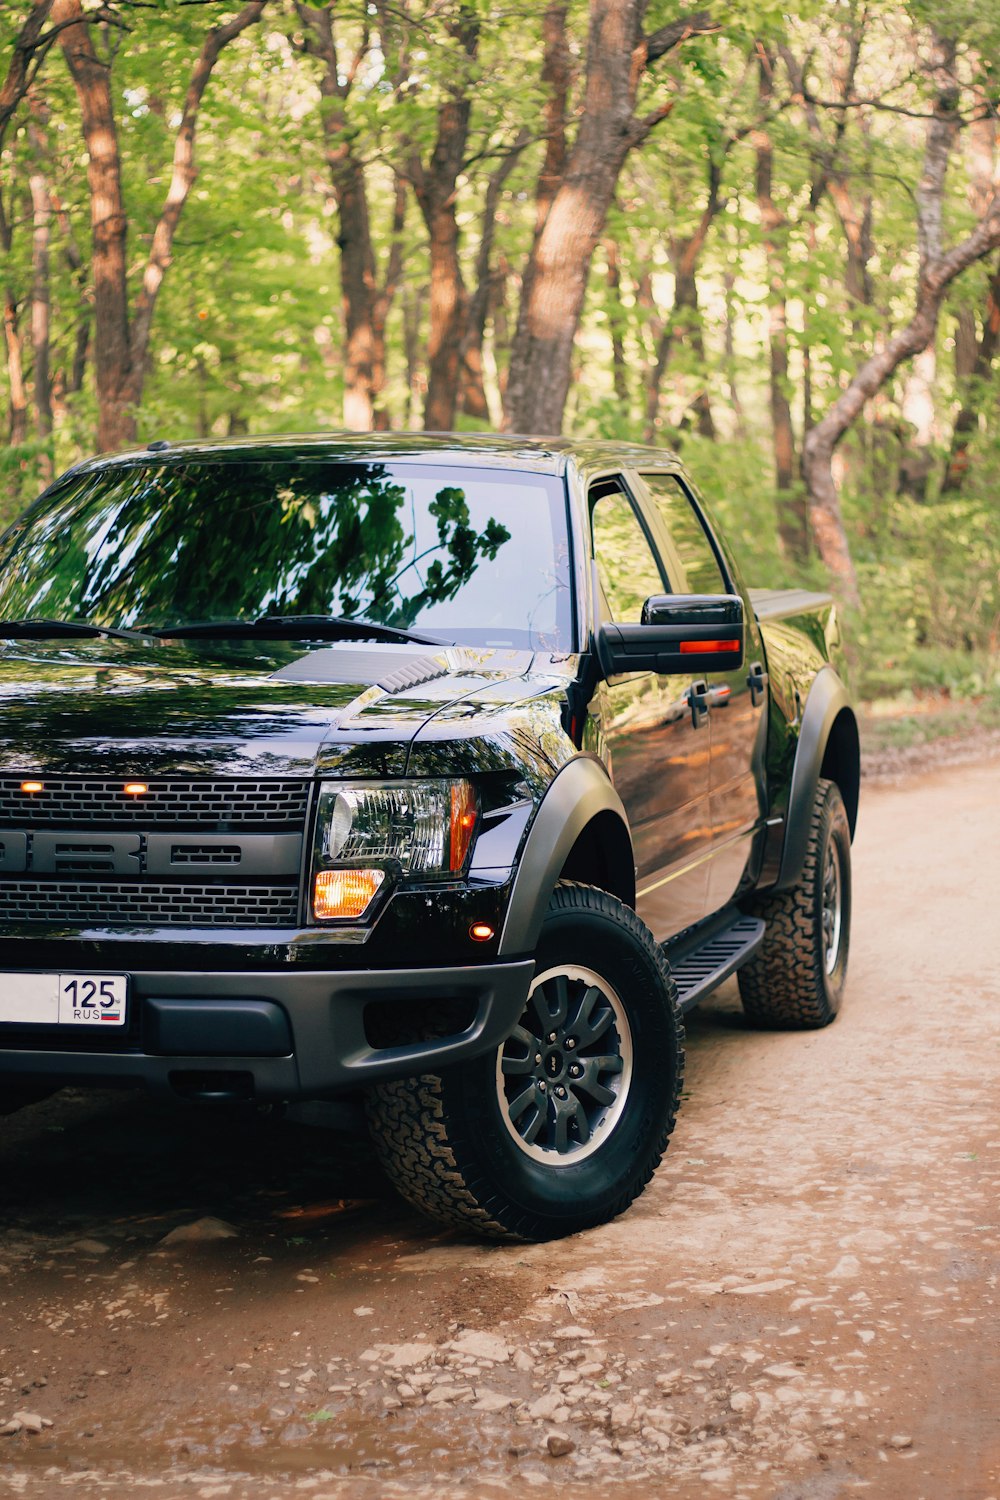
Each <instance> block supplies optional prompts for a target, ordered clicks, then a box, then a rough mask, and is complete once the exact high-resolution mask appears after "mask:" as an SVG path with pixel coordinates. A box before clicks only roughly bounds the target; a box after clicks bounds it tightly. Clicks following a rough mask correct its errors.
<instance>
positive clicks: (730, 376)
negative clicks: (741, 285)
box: [723, 270, 747, 441]
mask: <svg viewBox="0 0 1000 1500" xmlns="http://www.w3.org/2000/svg"><path fill="white" fill-rule="evenodd" d="M723 286H724V288H725V307H726V328H725V335H724V338H725V355H726V382H727V384H728V386H729V400H730V403H731V405H732V408H733V416H734V417H735V418H736V433H737V436H738V437H739V438H740V439H741V440H743V441H745V440H746V436H747V424H746V415H745V413H744V411H743V402H742V400H741V398H740V392H739V387H738V386H737V384H736V342H735V339H734V336H733V328H734V326H735V323H736V316H735V310H734V306H733V300H734V295H733V294H734V292H735V290H736V276H735V273H734V272H733V271H732V270H727V271H726V272H725V273H724V275H723Z"/></svg>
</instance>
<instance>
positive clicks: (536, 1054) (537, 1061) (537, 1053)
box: [535, 1052, 542, 1068]
mask: <svg viewBox="0 0 1000 1500" xmlns="http://www.w3.org/2000/svg"><path fill="white" fill-rule="evenodd" d="M541 1060H542V1054H541V1053H540V1052H536V1053H535V1067H536V1068H537V1066H538V1064H539V1063H540V1062H541Z"/></svg>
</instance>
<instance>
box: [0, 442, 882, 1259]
mask: <svg viewBox="0 0 1000 1500" xmlns="http://www.w3.org/2000/svg"><path fill="white" fill-rule="evenodd" d="M0 704H2V717H0V1110H10V1109H12V1108H15V1107H17V1105H18V1104H20V1103H23V1102H25V1101H29V1100H31V1099H32V1098H37V1097H40V1096H42V1095H44V1094H45V1093H47V1092H51V1091H52V1090H54V1089H56V1088H59V1087H60V1086H64V1085H72V1086H73V1087H76V1088H79V1087H85V1086H95V1087H108V1086H109V1085H111V1086H113V1085H122V1086H135V1085H144V1086H146V1087H148V1088H150V1089H156V1090H162V1091H167V1092H173V1093H176V1094H180V1095H186V1096H190V1097H194V1098H202V1099H224V1100H253V1101H264V1102H267V1103H270V1104H283V1105H289V1106H293V1107H301V1102H302V1101H316V1100H325V1101H356V1102H357V1101H360V1102H363V1104H364V1108H365V1110H366V1111H367V1120H368V1126H369V1129H370V1132H371V1135H372V1138H373V1140H374V1142H375V1146H376V1149H377V1150H378V1152H379V1155H380V1157H381V1159H382V1161H383V1163H384V1165H385V1167H386V1169H387V1170H388V1172H389V1174H390V1176H391V1178H392V1180H393V1181H394V1182H395V1183H396V1185H397V1186H398V1188H399V1189H400V1191H401V1192H402V1193H403V1194H404V1196H405V1197H407V1198H408V1199H409V1200H410V1201H411V1202H412V1203H414V1204H416V1205H418V1206H419V1207H420V1208H421V1209H423V1210H425V1211H426V1212H428V1213H429V1214H431V1215H432V1216H435V1217H437V1218H438V1219H439V1220H442V1221H444V1222H446V1223H451V1224H455V1225H459V1226H464V1227H465V1228H466V1229H472V1230H474V1231H476V1232H478V1233H481V1234H483V1235H486V1236H492V1237H495V1238H515V1239H517V1238H520V1239H545V1238H549V1237H553V1236H557V1235H562V1234H567V1233H569V1232H571V1231H573V1230H577V1229H581V1228H585V1227H587V1226H588V1225H593V1224H596V1223H600V1222H601V1221H603V1220H606V1219H608V1218H610V1217H612V1216H613V1215H615V1214H617V1213H619V1212H621V1211H622V1210H623V1209H624V1208H626V1207H627V1205H628V1204H629V1203H630V1202H631V1201H632V1200H633V1199H634V1198H635V1197H636V1196H637V1195H638V1194H639V1193H640V1192H641V1191H642V1189H643V1187H644V1186H645V1184H646V1183H647V1182H648V1180H649V1178H650V1176H651V1175H652V1173H653V1171H654V1169H655V1167H656V1165H657V1163H658V1162H659V1160H660V1157H661V1155H662V1153H663V1151H664V1149H665V1147H666V1143H667V1139H668V1136H669V1134H670V1131H671V1129H672V1127H673V1123H674V1117H675V1114H676V1110H677V1105H678V1100H679V1097H680V1088H681V1077H682V1066H683V1022H682V1015H683V1012H684V1011H685V1010H686V1009H687V1008H688V1007H690V1006H691V1005H693V1004H695V1003H696V1002H697V1001H698V999H699V998H701V997H702V996H703V995H705V994H706V993H707V992H708V991H709V990H711V989H712V988H714V987H715V986H717V985H718V984H720V983H721V982H722V981H723V980H724V979H726V978H727V977H729V976H730V975H732V974H733V973H738V975H739V987H740V993H741V995H742V999H743V1005H744V1008H745V1010H746V1013H747V1015H748V1017H749V1018H750V1020H751V1021H753V1022H754V1023H756V1024H758V1025H762V1026H783V1027H817V1026H823V1025H826V1024H827V1022H829V1021H830V1020H832V1019H833V1017H834V1015H835V1014H836V1012H837V1009H838V1007H839V1005H840V1001H841V996H842V993H843V988H844V978H845V969H846V964H847V950H848V932H849V922H850V892H851V887H850V844H851V837H852V834H853V830H854V824H855V819H856V815H857V804H858V789H859V756H858V731H857V724H856V720H855V716H854V713H853V711H852V709H851V707H850V704H849V701H848V695H847V692H846V690H845V687H844V683H843V680H842V675H841V643H840V637H839V630H838V622H837V616H836V612H835V609H834V606H833V603H832V601H831V600H830V599H829V598H828V597H826V596H823V595H807V594H802V593H795V592H787V593H762V592H752V591H749V590H748V589H747V588H746V587H745V585H744V583H743V580H742V579H741V577H740V572H739V568H738V566H737V563H736V560H735V558H734V557H733V555H732V553H731V552H730V549H729V546H728V544H727V542H726V539H725V538H724V537H723V536H721V535H720V533H719V532H718V530H717V529H716V528H715V527H714V526H713V525H712V523H711V520H710V518H709V516H708V514H707V513H706V510H705V507H704V505H703V504H702V503H701V501H700V500H699V498H698V496H697V493H696V491H695V489H694V487H693V485H692V483H691V481H690V479H689V478H688V477H687V475H686V474H685V472H684V469H683V468H682V466H681V464H680V463H679V462H678V460H677V459H676V458H674V457H673V456H672V455H670V454H669V453H665V452H663V451H660V450H653V449H645V448H638V447H628V446H622V445H615V444H611V443H574V442H567V441H553V442H545V441H538V440H527V439H521V438H507V439H503V438H493V437H449V436H441V437H429V436H428V437H413V436H406V435H403V436H369V435H365V436H363V437H361V436H344V437H330V436H319V437H302V438H267V439H265V438H260V439H241V440H239V441H232V442H220V443H199V444H190V443H188V444H178V445H176V446H172V445H170V444H167V443H154V444H151V445H150V448H149V449H147V450H144V451H141V452H132V453H127V454H124V455H121V456H118V457H114V458H103V459H98V460H95V461H92V462H88V463H84V464H81V465H79V466H78V467H76V468H74V469H72V470H71V471H70V472H69V473H67V474H65V475H64V476H63V477H62V478H61V479H59V480H58V481H57V482H56V483H55V484H53V485H52V486H51V487H50V489H49V490H48V491H47V492H46V493H45V494H44V495H42V496H41V498H40V499H39V500H37V501H36V502H35V503H34V504H33V505H32V506H31V508H30V509H29V510H28V511H27V512H26V513H25V514H24V515H23V516H22V517H21V519H20V520H18V521H17V522H16V523H15V524H14V526H12V527H11V528H10V529H9V530H8V531H7V532H6V534H5V535H4V536H3V538H0Z"/></svg>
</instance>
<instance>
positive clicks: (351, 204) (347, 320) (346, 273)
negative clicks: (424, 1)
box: [295, 0, 385, 432]
mask: <svg viewBox="0 0 1000 1500" xmlns="http://www.w3.org/2000/svg"><path fill="white" fill-rule="evenodd" d="M295 8H296V10H297V12H298V15H299V19H300V20H301V22H302V25H303V29H304V31H305V33H306V36H307V38H308V42H307V50H308V51H310V52H312V53H314V54H315V55H316V56H317V57H319V58H320V60H321V61H322V63H323V76H322V78H321V80H320V95H321V98H322V100H323V108H322V113H321V120H322V129H323V137H324V142H325V150H326V164H327V169H328V171H329V173H330V184H331V188H332V192H333V198H334V202H335V203H336V206H337V249H338V251H339V253H340V301H341V308H342V312H343V319H344V425H345V427H347V428H349V429H350V430H352V431H354V432H369V431H371V429H372V428H373V427H374V426H375V425H376V423H375V409H376V392H375V385H376V363H381V367H382V378H383V380H384V369H385V354H384V349H383V351H382V356H381V360H379V356H378V353H377V351H376V347H375V330H374V326H373V325H374V315H375V297H376V269H375V251H374V248H373V245H372V236H371V219H370V215H369V210H368V187H367V182H366V179H365V167H364V163H363V162H362V161H361V160H360V159H359V158H358V156H357V155H356V154H355V150H354V143H353V135H352V132H351V131H350V129H349V127H348V118H347V101H348V98H349V95H350V92H351V88H352V86H353V83H354V78H355V76H356V73H357V70H358V67H359V66H360V64H361V61H362V60H363V54H364V52H366V51H367V47H368V36H367V32H366V33H365V34H364V35H363V38H362V49H363V51H359V53H358V54H357V55H356V57H355V60H354V62H353V64H352V65H351V66H349V67H348V68H347V69H346V71H342V70H341V62H340V57H339V54H338V47H337V38H336V34H335V32H334V29H333V12H332V10H331V9H330V8H323V9H320V8H318V7H315V6H311V5H308V4H306V3H304V0H296V7H295Z"/></svg>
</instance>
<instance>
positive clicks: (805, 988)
mask: <svg viewBox="0 0 1000 1500" xmlns="http://www.w3.org/2000/svg"><path fill="white" fill-rule="evenodd" d="M753 912H754V915H755V916H759V917H763V919H764V921H765V922H766V923H767V932H766V933H765V935H764V941H763V942H762V943H761V945H760V947H759V948H758V949H757V951H756V952H755V954H754V956H753V958H751V960H750V961H749V963H747V964H745V965H744V967H743V968H742V969H741V970H740V973H739V984H740V998H741V999H742V1001H743V1009H744V1011H745V1012H746V1015H747V1017H748V1019H749V1020H750V1021H752V1022H753V1024H754V1025H755V1026H760V1027H764V1028H769V1029H771V1030H776V1029H784V1030H789V1031H810V1030H815V1029H817V1028H818V1027H821V1026H829V1024H830V1022H831V1021H832V1020H833V1019H834V1017H835V1016H836V1014H837V1012H838V1011H839V1009H840V1002H841V1000H842V998H843V994H844V984H845V982H846V979H847V955H848V948H849V946H850V935H851V830H850V826H849V824H848V821H847V813H846V811H845V809H844V803H843V799H842V798H841V795H840V790H839V788H838V787H837V786H836V784H835V783H834V782H832V781H826V780H820V781H818V782H817V784H816V796H815V799H814V802H813V808H812V813H811V816H810V825H809V842H808V845H807V847H806V857H805V863H804V864H803V867H802V873H801V875H800V876H799V878H798V880H797V881H796V883H795V884H794V885H793V886H791V887H790V888H789V889H788V890H786V891H781V892H779V893H778V894H777V895H775V896H770V897H766V898H765V899H763V900H762V901H759V902H757V903H756V905H755V906H754V908H753Z"/></svg>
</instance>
